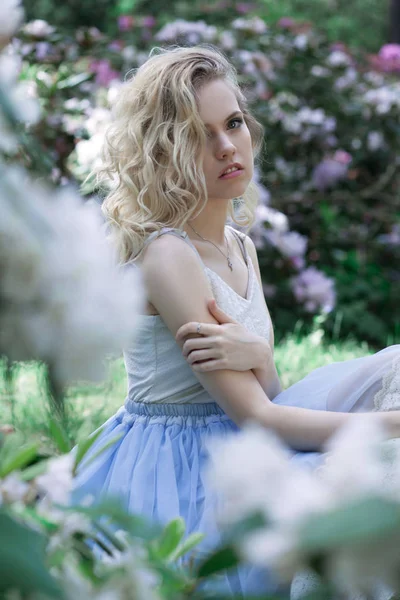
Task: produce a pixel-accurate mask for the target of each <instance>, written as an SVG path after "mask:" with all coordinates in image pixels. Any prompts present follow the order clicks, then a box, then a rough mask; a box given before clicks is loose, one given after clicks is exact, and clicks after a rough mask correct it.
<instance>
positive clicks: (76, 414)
mask: <svg viewBox="0 0 400 600" xmlns="http://www.w3.org/2000/svg"><path fill="white" fill-rule="evenodd" d="M367 354H372V350H371V349H370V348H369V347H368V345H367V344H361V345H360V344H359V343H357V342H355V341H347V342H335V343H330V344H324V343H323V342H322V340H321V336H320V332H319V331H316V332H314V333H313V334H311V335H308V336H305V337H304V336H303V337H301V336H300V335H299V334H293V335H291V336H289V337H287V338H286V339H285V340H283V341H281V342H280V343H279V344H278V345H276V347H275V360H276V363H277V368H278V372H279V374H280V377H281V381H282V385H283V387H284V388H287V387H288V386H290V385H292V384H293V383H295V382H296V381H298V380H300V379H301V378H302V377H304V376H305V375H307V374H308V373H309V372H310V371H312V370H313V369H316V368H318V367H321V366H323V365H327V364H330V363H332V362H335V361H342V360H348V359H351V358H357V357H359V356H364V355H367ZM0 364H1V363H0ZM13 374H14V376H13V379H14V384H13V390H10V389H8V387H7V385H6V382H5V378H4V369H3V368H2V369H1V371H0V424H4V423H11V424H12V425H14V427H15V428H16V429H17V431H19V433H20V436H21V440H27V439H29V440H31V441H32V440H37V441H39V442H41V443H42V444H43V446H45V447H46V448H52V444H51V442H50V439H51V437H50V434H49V429H48V418H47V415H48V406H49V404H48V401H47V398H46V394H45V392H44V389H45V388H44V386H43V384H42V378H43V374H44V368H43V365H41V364H39V363H36V362H26V363H16V364H15V365H14V367H13ZM126 390H127V380H126V374H125V367H124V363H123V359H122V357H121V358H118V359H116V360H113V361H110V363H109V373H108V377H107V379H106V380H105V381H104V382H103V383H102V384H98V385H90V384H81V385H79V386H74V387H71V388H69V389H68V392H67V395H66V407H67V412H68V430H69V435H70V437H71V442H72V443H75V442H76V441H77V439H79V438H81V437H86V436H87V435H88V434H89V433H90V432H92V431H93V430H94V429H96V428H97V427H99V426H100V425H101V424H102V423H103V422H104V421H105V420H106V419H108V418H109V417H110V416H111V415H112V414H114V412H115V411H116V410H117V409H118V408H119V407H120V406H121V405H122V404H123V403H124V400H125V397H126Z"/></svg>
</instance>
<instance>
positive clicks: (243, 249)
mask: <svg viewBox="0 0 400 600" xmlns="http://www.w3.org/2000/svg"><path fill="white" fill-rule="evenodd" d="M228 227H229V229H230V231H231V232H232V233H233V235H234V236H235V238H236V240H237V242H238V244H239V248H240V250H241V252H242V254H243V258H244V260H245V263H246V265H248V254H247V248H246V244H245V237H244V235H243V234H242V233H239V232H238V231H236V229H234V228H233V227H230V226H229V225H228Z"/></svg>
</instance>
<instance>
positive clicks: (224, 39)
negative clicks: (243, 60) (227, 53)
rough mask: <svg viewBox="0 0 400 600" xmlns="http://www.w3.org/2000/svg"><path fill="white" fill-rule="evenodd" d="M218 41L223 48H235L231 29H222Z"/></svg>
mask: <svg viewBox="0 0 400 600" xmlns="http://www.w3.org/2000/svg"><path fill="white" fill-rule="evenodd" d="M219 43H220V45H221V48H223V49H224V50H233V49H234V48H236V39H235V37H234V35H233V33H232V32H231V31H223V32H222V33H221V35H220V38H219Z"/></svg>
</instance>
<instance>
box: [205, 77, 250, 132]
mask: <svg viewBox="0 0 400 600" xmlns="http://www.w3.org/2000/svg"><path fill="white" fill-rule="evenodd" d="M198 105H199V114H200V117H201V119H202V120H203V121H204V123H205V125H206V127H207V126H213V125H218V124H220V123H223V122H224V121H226V120H227V119H228V118H229V116H231V115H232V114H233V113H236V112H240V108H239V104H238V101H237V98H236V96H235V93H234V91H233V90H232V88H231V87H230V86H229V85H228V84H227V83H226V82H225V81H222V80H219V79H218V80H215V81H211V82H209V83H206V84H205V85H204V86H203V87H202V88H201V89H200V90H199V92H198Z"/></svg>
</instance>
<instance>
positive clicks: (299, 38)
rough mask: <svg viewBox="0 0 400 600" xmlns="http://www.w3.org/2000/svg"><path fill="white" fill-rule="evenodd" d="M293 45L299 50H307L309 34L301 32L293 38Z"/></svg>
mask: <svg viewBox="0 0 400 600" xmlns="http://www.w3.org/2000/svg"><path fill="white" fill-rule="evenodd" d="M293 46H294V47H295V48H297V49H298V50H305V49H306V48H307V46H308V36H307V35H306V34H305V33H299V34H298V35H296V37H295V38H294V40H293Z"/></svg>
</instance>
